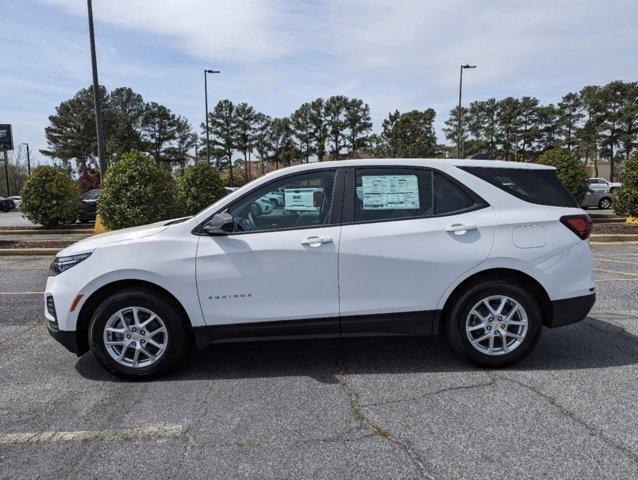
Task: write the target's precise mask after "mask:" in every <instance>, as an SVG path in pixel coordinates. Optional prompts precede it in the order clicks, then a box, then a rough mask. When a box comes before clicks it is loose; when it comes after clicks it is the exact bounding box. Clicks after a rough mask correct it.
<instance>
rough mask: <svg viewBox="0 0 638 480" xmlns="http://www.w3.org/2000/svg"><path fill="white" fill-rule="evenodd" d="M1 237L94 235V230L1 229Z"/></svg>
mask: <svg viewBox="0 0 638 480" xmlns="http://www.w3.org/2000/svg"><path fill="white" fill-rule="evenodd" d="M1 235H93V230H92V229H79V228H77V229H76V228H73V229H66V230H31V229H26V230H18V229H15V230H4V229H0V236H1Z"/></svg>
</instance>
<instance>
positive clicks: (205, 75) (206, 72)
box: [204, 69, 221, 170]
mask: <svg viewBox="0 0 638 480" xmlns="http://www.w3.org/2000/svg"><path fill="white" fill-rule="evenodd" d="M209 73H221V72H220V71H219V70H208V69H204V103H206V161H207V162H208V164H209V165H210V145H209V144H210V138H209V136H210V134H209V132H208V74H209ZM215 166H216V167H217V170H219V159H217V163H216V165H215Z"/></svg>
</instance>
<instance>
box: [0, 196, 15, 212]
mask: <svg viewBox="0 0 638 480" xmlns="http://www.w3.org/2000/svg"><path fill="white" fill-rule="evenodd" d="M14 208H16V205H15V203H14V201H13V200H11V199H10V198H4V197H0V211H3V212H8V211H9V210H13V209H14Z"/></svg>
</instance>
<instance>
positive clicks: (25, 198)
mask: <svg viewBox="0 0 638 480" xmlns="http://www.w3.org/2000/svg"><path fill="white" fill-rule="evenodd" d="M20 196H21V197H22V204H21V206H20V208H21V210H22V213H23V214H24V216H25V217H27V218H28V219H29V220H31V221H32V222H33V223H38V224H40V225H42V226H43V227H47V228H48V227H55V226H58V225H64V224H68V223H73V222H75V221H76V220H77V217H78V215H77V205H78V201H79V191H78V188H77V186H76V184H75V182H74V181H73V180H71V177H70V176H69V174H68V173H67V172H66V171H65V170H64V169H62V168H59V167H53V166H49V165H43V166H40V167H37V168H36V169H34V170H33V172H32V173H31V175H30V176H29V178H28V179H27V181H26V183H25V184H24V186H23V187H22V190H21V191H20Z"/></svg>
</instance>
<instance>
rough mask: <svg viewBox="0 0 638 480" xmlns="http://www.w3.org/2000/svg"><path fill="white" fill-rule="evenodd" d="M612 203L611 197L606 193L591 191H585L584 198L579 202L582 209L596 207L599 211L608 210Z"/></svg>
mask: <svg viewBox="0 0 638 480" xmlns="http://www.w3.org/2000/svg"><path fill="white" fill-rule="evenodd" d="M612 203H613V195H612V194H611V193H608V192H602V191H601V192H598V191H593V190H587V193H585V198H583V201H582V202H580V206H581V207H582V208H592V207H597V208H600V209H601V210H609V209H610V208H611V206H612Z"/></svg>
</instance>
